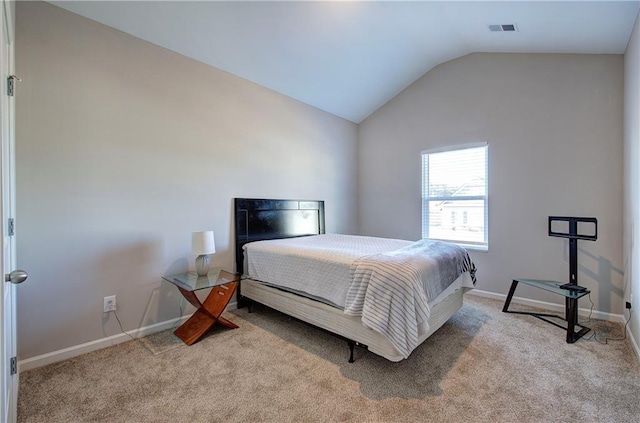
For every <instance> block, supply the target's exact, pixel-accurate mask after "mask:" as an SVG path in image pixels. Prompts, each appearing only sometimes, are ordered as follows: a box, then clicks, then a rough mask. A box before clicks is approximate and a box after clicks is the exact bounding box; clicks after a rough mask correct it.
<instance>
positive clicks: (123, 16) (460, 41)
mask: <svg viewBox="0 0 640 423" xmlns="http://www.w3.org/2000/svg"><path fill="white" fill-rule="evenodd" d="M51 3H53V4H55V5H57V6H59V7H62V8H64V9H67V10H69V11H72V12H74V13H77V14H80V15H82V16H85V17H87V18H90V19H93V20H95V21H98V22H101V23H103V24H105V25H108V26H110V27H113V28H116V29H118V30H121V31H123V32H126V33H129V34H131V35H134V36H136V37H139V38H141V39H144V40H147V41H149V42H151V43H154V44H157V45H159V46H162V47H165V48H167V49H169V50H173V51H175V52H177V53H180V54H182V55H184V56H187V57H190V58H193V59H195V60H198V61H201V62H203V63H206V64H209V65H211V66H214V67H216V68H219V69H222V70H224V71H227V72H230V73H232V74H235V75H237V76H240V77H242V78H245V79H248V80H250V81H253V82H255V83H258V84H260V85H263V86H265V87H267V88H270V89H272V90H274V91H277V92H280V93H282V94H285V95H287V96H289V97H293V98H295V99H297V100H300V101H302V102H304V103H307V104H310V105H312V106H315V107H317V108H319V109H322V110H325V111H327V112H329V113H332V114H334V115H337V116H341V117H343V118H345V119H348V120H350V121H352V122H356V123H359V122H361V121H362V120H364V119H365V118H366V117H367V116H369V115H370V114H371V113H373V112H374V111H375V110H377V109H378V108H379V107H380V106H382V105H383V104H385V103H386V102H388V101H389V100H390V99H392V98H393V97H394V96H396V95H397V94H398V93H400V92H401V91H402V90H403V89H405V88H406V87H408V86H409V85H410V84H411V83H413V82H414V81H415V80H417V79H418V78H420V77H421V76H422V75H424V74H425V73H426V72H428V71H429V70H430V69H432V68H433V67H435V66H437V65H438V64H440V63H443V62H446V61H448V60H451V59H454V58H456V57H460V56H463V55H465V54H468V53H473V52H521V53H593V54H600V53H611V54H620V53H624V51H625V49H626V45H627V42H628V40H629V35H630V34H631V31H632V29H633V25H634V22H635V20H636V17H637V15H638V10H639V8H640V1H603V2H596V1H494V2H487V1H469V2H462V1H423V2H401V1H389V2H383V1H366V2H349V1H342V2H330V1H319V2H310V1H300V2H295V1H284V2H268V1H257V2H244V1H229V2H222V1H150V0H147V1H52V2H51ZM502 24H506V25H509V24H513V25H515V29H516V30H515V31H498V32H492V31H490V30H489V25H502ZM179 77H180V76H179V75H177V78H179Z"/></svg>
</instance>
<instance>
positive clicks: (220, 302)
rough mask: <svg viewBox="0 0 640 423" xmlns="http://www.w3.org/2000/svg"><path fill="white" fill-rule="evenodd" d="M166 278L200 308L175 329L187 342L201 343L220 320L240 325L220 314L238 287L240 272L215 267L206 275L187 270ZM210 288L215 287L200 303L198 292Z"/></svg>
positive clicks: (229, 326) (226, 323)
mask: <svg viewBox="0 0 640 423" xmlns="http://www.w3.org/2000/svg"><path fill="white" fill-rule="evenodd" d="M162 279H164V280H165V281H167V282H170V283H172V284H174V285H175V286H177V287H178V290H179V291H180V293H181V294H182V296H183V297H184V298H186V300H187V301H189V303H191V305H193V306H194V307H195V308H196V309H197V310H196V312H195V313H193V315H192V316H191V317H190V318H189V319H188V320H187V321H186V322H184V323H183V324H182V325H181V326H180V327H179V328H178V329H176V330H175V332H174V334H175V335H176V336H177V337H178V338H180V339H182V341H183V342H184V343H185V344H187V345H191V344H193V343H195V342H197V341H198V340H199V339H200V338H202V337H203V336H204V334H205V333H207V331H209V329H211V328H212V327H213V326H214V325H215V324H216V323H220V324H221V325H223V326H226V327H228V328H232V329H236V328H238V326H237V325H236V324H234V323H232V322H230V321H228V320H227V319H225V318H224V317H221V316H220V315H221V314H222V312H223V311H224V309H225V308H226V307H227V304H229V300H231V297H233V293H234V292H235V291H236V288H237V287H238V281H239V279H240V276H239V275H238V274H236V273H233V272H228V271H226V270H224V269H222V268H220V267H216V268H212V269H211V270H210V271H209V273H208V274H207V275H206V276H198V275H196V274H195V273H191V272H186V273H177V274H175V275H168V276H163V277H162ZM207 288H211V292H209V295H207V298H206V299H205V300H204V301H203V302H200V300H199V299H198V297H197V296H196V291H199V290H201V289H207Z"/></svg>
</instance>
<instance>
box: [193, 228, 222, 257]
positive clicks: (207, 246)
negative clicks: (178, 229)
mask: <svg viewBox="0 0 640 423" xmlns="http://www.w3.org/2000/svg"><path fill="white" fill-rule="evenodd" d="M215 252H216V244H215V241H214V239H213V231H204V232H193V233H192V234H191V253H192V254H194V255H196V256H199V255H202V254H213V253H215Z"/></svg>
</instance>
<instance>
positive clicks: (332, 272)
mask: <svg viewBox="0 0 640 423" xmlns="http://www.w3.org/2000/svg"><path fill="white" fill-rule="evenodd" d="M410 244H411V241H405V240H399V239H387V238H375V237H366V236H355V235H339V234H326V235H316V236H307V237H299V238H287V239H276V240H270V241H256V242H251V243H248V244H245V245H244V250H245V260H244V263H245V269H244V272H245V274H247V275H248V276H249V277H251V278H252V279H255V280H258V281H261V282H265V283H272V284H274V286H278V287H282V288H285V289H288V290H290V291H292V292H296V293H300V294H304V295H306V296H308V297H310V298H313V299H315V300H318V301H322V302H325V303H327V304H329V305H333V306H334V307H338V308H341V309H344V306H345V299H346V295H347V290H348V288H349V284H350V281H351V279H350V276H349V269H350V267H351V264H352V263H353V262H354V261H355V260H356V259H358V258H360V257H363V256H368V255H373V254H379V253H384V252H388V251H393V250H397V249H399V248H402V247H406V246H408V245H410ZM276 283H277V285H275V284H276Z"/></svg>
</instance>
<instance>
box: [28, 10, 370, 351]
mask: <svg viewBox="0 0 640 423" xmlns="http://www.w3.org/2000/svg"><path fill="white" fill-rule="evenodd" d="M16 40H17V41H16V53H17V59H16V60H17V74H18V75H20V77H21V78H22V79H23V82H22V83H21V84H20V86H19V90H20V91H19V94H18V96H17V195H18V210H17V214H18V220H17V228H18V233H17V235H18V257H19V259H18V265H19V267H20V268H24V269H27V270H28V271H29V274H30V277H29V281H28V283H26V284H24V285H22V286H20V287H19V289H18V310H19V311H18V333H19V358H21V359H26V358H29V357H33V356H36V355H39V354H43V353H47V352H51V351H55V350H59V349H62V348H65V347H69V346H73V345H78V344H81V343H84V342H88V341H91V340H95V339H99V338H102V337H104V336H109V335H114V334H117V333H119V332H120V331H119V328H118V326H117V322H115V320H113V318H111V319H106V320H103V314H102V298H103V296H106V295H112V294H116V295H117V297H118V314H119V316H120V319H121V320H122V323H123V324H124V328H125V330H130V329H134V328H137V327H142V326H146V325H150V324H153V323H156V322H162V321H165V320H168V319H171V318H175V317H177V316H178V315H179V304H180V301H179V294H178V292H177V290H176V289H175V288H174V287H173V286H167V285H168V284H166V283H163V282H161V276H162V275H163V274H167V273H170V272H176V271H184V270H186V269H187V267H188V266H190V267H193V259H194V258H193V257H192V256H191V255H190V236H191V232H192V231H198V230H206V229H213V230H215V236H216V248H217V250H218V253H217V254H215V255H214V256H213V265H217V266H225V267H227V268H231V269H233V263H234V262H233V249H232V232H231V228H232V220H231V211H232V198H233V197H272V198H278V197H279V198H305V199H322V200H325V201H326V208H327V209H326V212H327V215H326V223H327V231H328V232H341V233H354V232H355V231H356V230H357V226H356V213H357V209H356V197H357V195H356V189H357V186H356V180H357V174H356V171H357V170H356V168H357V166H356V161H357V140H356V136H357V129H356V126H355V125H354V124H352V123H350V122H347V121H345V120H342V119H339V118H337V117H334V116H332V115H329V114H327V113H324V112H321V111H319V110H317V109H314V108H312V107H310V106H307V105H304V104H302V103H300V102H297V101H294V100H292V99H290V98H287V97H285V96H282V95H280V94H277V93H274V92H272V91H269V90H267V89H265V88H263V87H260V86H258V85H256V84H253V83H250V82H248V81H246V80H243V79H240V78H237V77H235V76H232V75H230V74H228V73H225V72H222V71H219V70H216V69H213V68H211V67H208V66H205V65H203V64H201V63H198V62H195V61H193V60H190V59H187V58H185V57H182V56H180V55H177V54H174V53H172V52H170V51H167V50H165V49H163V48H160V47H157V46H154V45H152V44H149V43H146V42H144V41H141V40H139V39H136V38H134V37H131V36H129V35H126V34H124V33H121V32H118V31H116V30H113V29H110V28H107V27H105V26H102V25H100V24H97V23H95V22H93V21H90V20H88V19H85V18H82V17H79V16H76V15H74V14H71V13H69V12H66V11H64V10H62V9H59V8H57V7H54V6H52V5H49V4H47V3H40V2H18V5H17V36H16Z"/></svg>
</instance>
